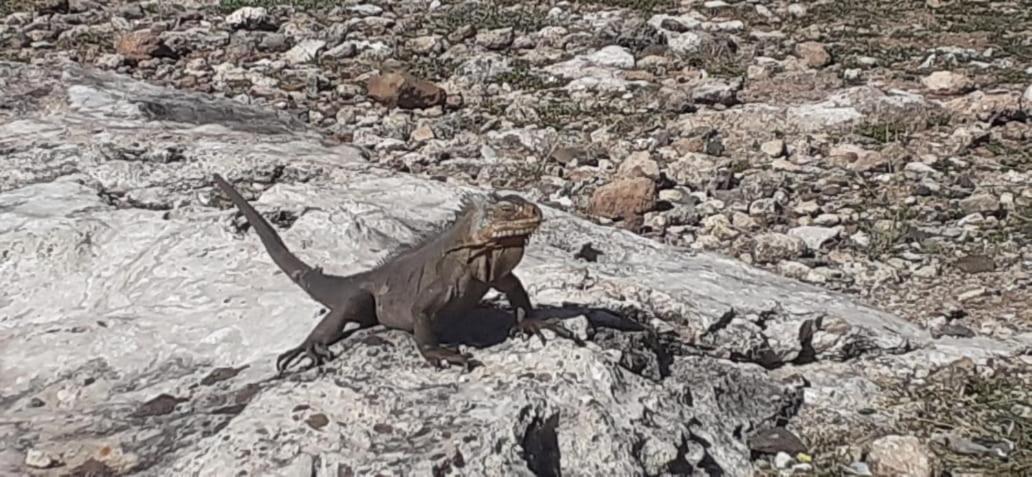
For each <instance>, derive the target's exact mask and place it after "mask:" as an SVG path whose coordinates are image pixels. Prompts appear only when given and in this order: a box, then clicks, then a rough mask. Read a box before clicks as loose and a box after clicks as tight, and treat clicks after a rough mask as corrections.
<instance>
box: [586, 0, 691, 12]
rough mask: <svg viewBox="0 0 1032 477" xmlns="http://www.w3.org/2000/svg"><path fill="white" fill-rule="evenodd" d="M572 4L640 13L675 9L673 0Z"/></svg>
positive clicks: (591, 0) (596, 0)
mask: <svg viewBox="0 0 1032 477" xmlns="http://www.w3.org/2000/svg"><path fill="white" fill-rule="evenodd" d="M572 3H573V4H574V5H587V6H596V7H603V8H623V9H627V10H634V11H636V12H640V13H670V12H674V11H676V10H677V7H678V2H676V1H675V0H573V2H572Z"/></svg>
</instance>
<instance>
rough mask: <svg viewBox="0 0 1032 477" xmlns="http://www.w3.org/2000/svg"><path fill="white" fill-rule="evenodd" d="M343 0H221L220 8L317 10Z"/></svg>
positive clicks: (229, 9) (226, 10)
mask: <svg viewBox="0 0 1032 477" xmlns="http://www.w3.org/2000/svg"><path fill="white" fill-rule="evenodd" d="M345 3H347V2H344V1H343V0H221V1H219V5H218V9H219V10H221V11H223V12H227V13H228V12H232V11H234V10H236V9H239V8H243V7H265V8H272V7H293V8H297V9H302V10H317V9H321V8H332V7H335V6H338V5H343V4H345Z"/></svg>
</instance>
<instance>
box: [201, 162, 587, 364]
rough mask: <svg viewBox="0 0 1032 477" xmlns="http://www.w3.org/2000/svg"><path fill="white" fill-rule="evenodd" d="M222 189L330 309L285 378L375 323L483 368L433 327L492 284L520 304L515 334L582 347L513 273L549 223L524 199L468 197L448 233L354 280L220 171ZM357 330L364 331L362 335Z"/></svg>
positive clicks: (284, 358)
mask: <svg viewBox="0 0 1032 477" xmlns="http://www.w3.org/2000/svg"><path fill="white" fill-rule="evenodd" d="M214 179H215V184H216V185H217V186H218V187H219V189H221V190H222V192H223V193H225V194H226V195H227V196H228V197H229V199H230V200H231V201H232V202H233V204H235V205H236V207H237V209H239V210H240V212H242V213H243V215H244V217H246V218H247V221H248V223H249V224H250V225H251V227H253V228H254V231H255V233H257V235H258V238H259V239H260V240H261V242H262V244H263V245H264V246H265V250H266V251H267V252H268V253H269V255H270V256H271V257H272V260H273V262H275V263H276V265H277V266H279V268H280V270H283V272H284V273H285V274H286V275H287V276H288V277H290V279H291V280H293V281H294V283H296V284H297V285H299V286H300V287H301V288H302V289H304V290H305V291H306V292H307V293H308V295H309V296H311V297H312V298H313V299H315V301H317V302H319V303H321V304H322V305H323V306H325V307H327V308H328V309H329V311H328V312H327V313H326V315H325V316H324V317H323V318H322V320H321V321H320V322H319V323H318V324H317V325H316V326H315V328H314V329H313V330H312V331H311V333H310V334H309V335H308V337H307V338H306V339H305V340H304V341H303V342H302V343H301V344H300V345H298V346H297V347H295V348H292V349H290V350H287V351H286V352H284V353H282V354H280V355H279V356H278V357H277V359H276V370H277V372H278V374H282V373H283V372H284V371H286V370H287V369H288V368H289V367H290V366H291V365H292V364H293V363H294V362H295V360H300V359H302V357H304V356H307V357H308V358H309V359H310V360H311V362H312V366H313V367H317V366H321V365H322V364H324V363H325V362H326V361H329V360H332V359H333V358H334V356H333V354H332V353H331V352H330V351H329V347H330V346H331V345H333V344H334V343H336V342H337V341H340V340H341V339H343V338H345V337H346V336H347V335H350V334H351V333H350V332H349V333H347V334H345V333H344V327H345V325H347V324H348V323H349V322H353V323H357V324H358V326H359V327H358V328H357V329H362V328H368V327H372V326H375V325H377V324H380V325H384V326H385V327H388V328H393V329H399V330H404V331H407V332H410V333H412V335H413V337H414V341H415V344H416V348H417V350H418V351H419V353H420V355H422V357H423V358H424V359H426V360H427V361H429V362H430V363H431V364H433V365H434V366H436V367H443V366H444V365H445V363H451V364H456V365H459V366H463V367H466V368H467V369H469V368H471V367H474V366H477V365H479V364H480V363H479V362H477V361H476V360H473V359H472V357H471V356H470V355H469V354H465V353H460V352H459V351H457V350H456V349H453V348H449V347H445V346H443V345H441V344H440V342H439V340H438V337H437V333H436V331H435V326H434V323H435V321H436V319H437V318H438V316H439V315H440V314H441V313H445V312H449V313H454V312H462V311H467V310H470V309H472V308H473V307H474V306H476V305H477V304H478V303H479V302H480V300H481V298H483V296H484V295H485V294H486V293H487V291H488V290H489V289H490V288H495V289H497V290H498V291H500V292H502V293H503V294H504V295H505V297H506V299H507V300H508V302H509V305H510V306H512V307H513V308H514V311H515V315H516V325H515V326H514V327H513V328H512V330H511V331H510V336H512V335H515V334H522V335H523V338H524V339H527V338H529V337H530V336H534V335H536V336H538V337H540V338H541V339H542V341H544V339H545V338H544V335H543V334H542V333H541V331H542V330H545V329H549V330H552V331H553V332H554V333H556V334H557V335H558V336H561V337H563V338H566V339H571V340H573V341H575V342H576V343H577V344H578V345H583V342H582V341H581V340H580V339H579V338H577V337H576V335H574V334H573V333H571V332H570V331H569V330H567V329H566V328H564V327H563V326H562V325H561V324H559V323H558V322H557V321H556V320H554V319H547V320H546V319H536V318H530V317H529V315H530V313H531V311H532V309H531V304H530V299H529V297H528V296H527V291H526V289H525V288H524V287H523V283H522V282H521V281H520V279H519V278H517V277H516V275H515V274H514V273H513V269H514V268H516V265H517V264H519V262H520V260H521V259H522V258H523V251H524V246H525V245H526V243H527V240H528V239H529V238H530V235H531V234H532V233H534V232H535V231H536V230H537V229H538V227H539V226H540V224H541V221H542V214H541V209H540V208H538V206H536V205H534V204H532V203H530V202H528V201H526V200H524V199H523V198H521V197H519V196H517V195H499V194H496V193H493V192H492V193H490V194H488V195H487V197H486V198H483V199H479V198H478V199H471V198H468V197H467V198H465V199H463V205H462V207H461V209H460V211H459V212H458V213H457V214H456V215H455V217H453V218H452V219H451V220H450V221H448V222H447V223H445V224H443V225H442V226H441V227H439V228H437V229H435V230H433V231H430V232H428V233H426V234H424V236H423V237H422V238H421V239H420V240H418V241H416V242H415V243H413V244H411V245H407V246H404V247H399V248H398V249H397V250H395V251H393V252H392V253H390V254H388V255H387V256H386V257H385V258H384V259H381V260H380V261H379V263H377V265H376V266H375V267H374V268H372V269H371V270H367V271H363V272H359V273H355V274H352V275H347V276H340V275H332V274H327V273H323V270H322V268H321V267H312V266H310V265H308V264H306V263H305V262H303V261H301V259H299V258H298V257H297V256H296V255H294V254H293V253H291V252H290V250H289V249H287V246H286V245H285V244H284V243H283V241H282V239H281V238H280V236H279V234H277V233H276V231H275V230H274V229H273V228H272V226H271V225H269V223H268V222H267V221H266V220H265V218H263V217H262V216H261V215H260V214H258V212H257V211H255V209H254V207H252V206H251V205H250V204H249V203H248V202H247V200H245V199H244V198H243V197H242V196H241V195H240V193H239V192H237V190H236V189H234V188H233V186H231V185H230V184H229V183H227V182H226V181H225V180H224V179H223V178H222V176H220V175H219V174H215V175H214ZM357 329H356V330H357Z"/></svg>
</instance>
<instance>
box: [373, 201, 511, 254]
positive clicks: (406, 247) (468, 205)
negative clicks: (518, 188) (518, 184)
mask: <svg viewBox="0 0 1032 477" xmlns="http://www.w3.org/2000/svg"><path fill="white" fill-rule="evenodd" d="M484 196H485V195H484V194H477V193H473V192H469V191H463V192H462V195H461V196H459V208H458V210H456V211H455V212H453V213H452V215H451V216H450V217H448V218H447V219H445V220H443V221H441V222H440V223H439V224H437V225H434V226H432V227H430V228H428V229H426V230H423V231H421V232H419V233H418V234H417V235H416V237H415V238H413V239H412V240H411V241H408V242H403V243H401V244H399V245H398V246H397V247H394V249H393V250H391V251H390V252H389V253H387V254H386V255H384V256H383V258H381V259H380V260H378V261H377V262H376V266H380V265H383V264H384V263H387V262H389V261H391V260H393V259H394V258H396V257H397V256H399V255H401V254H403V253H405V252H408V251H410V250H415V249H417V248H419V247H422V246H423V245H426V243H427V242H430V241H431V240H433V239H435V238H437V237H438V236H440V235H441V234H442V233H444V232H445V231H446V230H448V229H450V228H452V227H454V226H455V225H456V224H458V223H459V221H460V220H462V219H463V218H466V217H468V216H469V214H471V213H474V212H476V211H477V210H479V209H480V208H481V207H482V206H483V205H484V204H485V200H484V199H485V197H484ZM486 196H487V202H490V201H492V200H496V199H497V197H498V196H497V194H496V193H495V192H494V191H492V192H490V193H488V194H486Z"/></svg>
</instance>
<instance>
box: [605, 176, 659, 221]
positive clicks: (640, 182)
mask: <svg viewBox="0 0 1032 477" xmlns="http://www.w3.org/2000/svg"><path fill="white" fill-rule="evenodd" d="M655 205H656V184H655V183H654V182H653V181H652V179H648V178H645V177H634V178H627V179H617V180H615V181H613V182H610V183H608V184H606V185H604V186H602V187H599V188H598V189H596V190H595V193H594V194H592V195H591V201H590V203H589V204H588V208H589V212H590V213H591V214H594V215H598V216H601V217H606V218H608V219H622V220H624V221H625V222H626V224H627V226H628V227H636V226H637V225H640V224H641V221H642V215H643V214H644V213H645V212H648V211H650V210H652V208H653V207H655Z"/></svg>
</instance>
